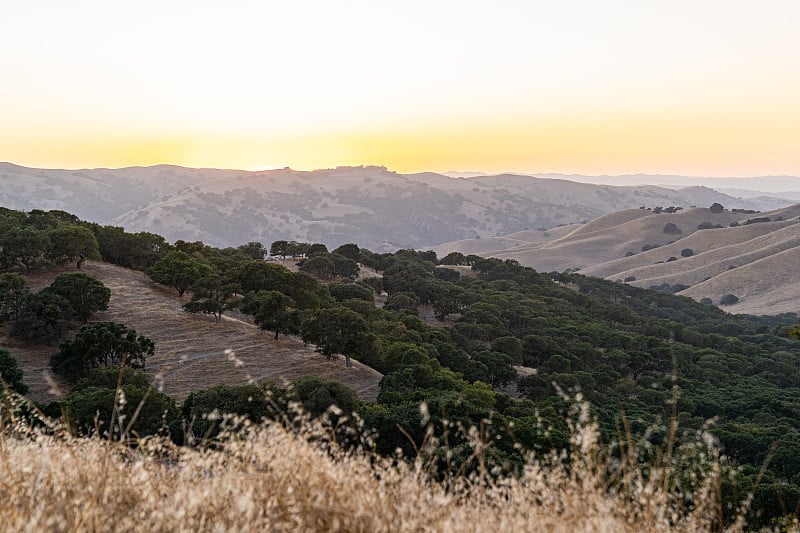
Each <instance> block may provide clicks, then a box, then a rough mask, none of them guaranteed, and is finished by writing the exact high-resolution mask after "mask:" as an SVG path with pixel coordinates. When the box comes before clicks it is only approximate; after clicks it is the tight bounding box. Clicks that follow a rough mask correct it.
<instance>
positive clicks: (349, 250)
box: [332, 243, 361, 263]
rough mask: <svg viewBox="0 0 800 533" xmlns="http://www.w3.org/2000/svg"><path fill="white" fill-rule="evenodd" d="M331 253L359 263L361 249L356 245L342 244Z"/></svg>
mask: <svg viewBox="0 0 800 533" xmlns="http://www.w3.org/2000/svg"><path fill="white" fill-rule="evenodd" d="M332 253H334V254H339V255H341V256H344V257H346V258H348V259H350V260H351V261H355V262H356V263H358V262H359V261H361V249H360V248H359V247H358V245H357V244H352V243H349V244H343V245H341V246H339V247H338V248H336V249H335V250H334V251H333V252H332Z"/></svg>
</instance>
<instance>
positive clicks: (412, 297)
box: [383, 292, 419, 315]
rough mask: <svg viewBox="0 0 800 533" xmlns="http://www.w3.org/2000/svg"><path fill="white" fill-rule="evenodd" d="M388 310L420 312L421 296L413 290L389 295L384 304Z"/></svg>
mask: <svg viewBox="0 0 800 533" xmlns="http://www.w3.org/2000/svg"><path fill="white" fill-rule="evenodd" d="M383 308H384V309H386V310H387V311H395V312H402V313H411V314H412V315H418V314H419V298H418V297H417V295H416V294H414V293H413V292H396V293H394V294H392V295H391V296H389V299H388V300H386V304H385V305H384V306H383Z"/></svg>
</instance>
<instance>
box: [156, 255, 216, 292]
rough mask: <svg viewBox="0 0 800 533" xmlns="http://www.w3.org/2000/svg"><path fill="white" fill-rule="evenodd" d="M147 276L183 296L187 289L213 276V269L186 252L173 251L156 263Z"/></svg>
mask: <svg viewBox="0 0 800 533" xmlns="http://www.w3.org/2000/svg"><path fill="white" fill-rule="evenodd" d="M147 274H148V275H149V276H150V278H151V279H152V280H153V281H155V282H156V283H161V284H162V285H168V286H170V287H173V288H175V289H177V291H178V294H179V295H180V296H183V293H184V292H186V290H187V289H189V288H190V287H192V286H193V285H194V284H195V283H197V282H198V281H199V280H200V279H202V278H203V277H205V276H208V275H209V274H211V269H210V267H209V266H208V265H206V264H204V263H202V262H201V261H199V260H197V259H195V258H193V257H190V256H189V255H188V254H187V253H186V252H181V251H171V252H167V253H166V254H165V255H163V256H162V257H161V258H160V259H159V260H158V261H156V263H155V264H154V265H153V266H152V267H151V268H150V269H148V271H147Z"/></svg>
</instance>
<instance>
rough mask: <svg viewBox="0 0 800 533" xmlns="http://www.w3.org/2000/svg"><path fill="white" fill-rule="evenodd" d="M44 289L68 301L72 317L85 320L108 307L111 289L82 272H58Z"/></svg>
mask: <svg viewBox="0 0 800 533" xmlns="http://www.w3.org/2000/svg"><path fill="white" fill-rule="evenodd" d="M45 291H47V292H50V293H53V294H57V295H58V296H61V297H62V298H64V299H65V300H66V301H67V302H69V304H70V306H71V308H72V312H73V314H74V317H75V318H76V319H78V320H80V321H81V322H86V321H87V320H88V319H89V317H91V316H92V315H93V314H94V313H95V312H96V311H104V310H105V309H108V301H109V300H110V299H111V290H109V289H108V287H106V286H105V285H103V284H102V283H101V282H100V281H98V280H97V279H95V278H93V277H92V276H89V275H86V274H83V273H73V274H60V275H59V276H57V277H56V279H55V281H53V283H52V284H51V285H50V286H49V287H47V288H46V289H45Z"/></svg>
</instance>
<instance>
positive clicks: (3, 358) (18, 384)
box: [0, 348, 28, 397]
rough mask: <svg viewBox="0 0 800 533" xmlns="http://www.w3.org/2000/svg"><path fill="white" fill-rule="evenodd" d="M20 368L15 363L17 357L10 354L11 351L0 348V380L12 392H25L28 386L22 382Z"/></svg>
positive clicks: (0, 394) (0, 395)
mask: <svg viewBox="0 0 800 533" xmlns="http://www.w3.org/2000/svg"><path fill="white" fill-rule="evenodd" d="M22 376H23V373H22V369H21V368H20V367H19V365H18V363H17V359H16V358H15V357H14V356H13V355H11V352H9V351H8V350H4V349H2V348H0V380H2V381H3V382H4V383H5V384H6V386H7V387H8V388H9V389H11V390H12V391H14V392H17V393H19V394H25V393H27V392H28V386H27V385H25V384H24V383H23V382H22ZM0 397H2V390H0Z"/></svg>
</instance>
